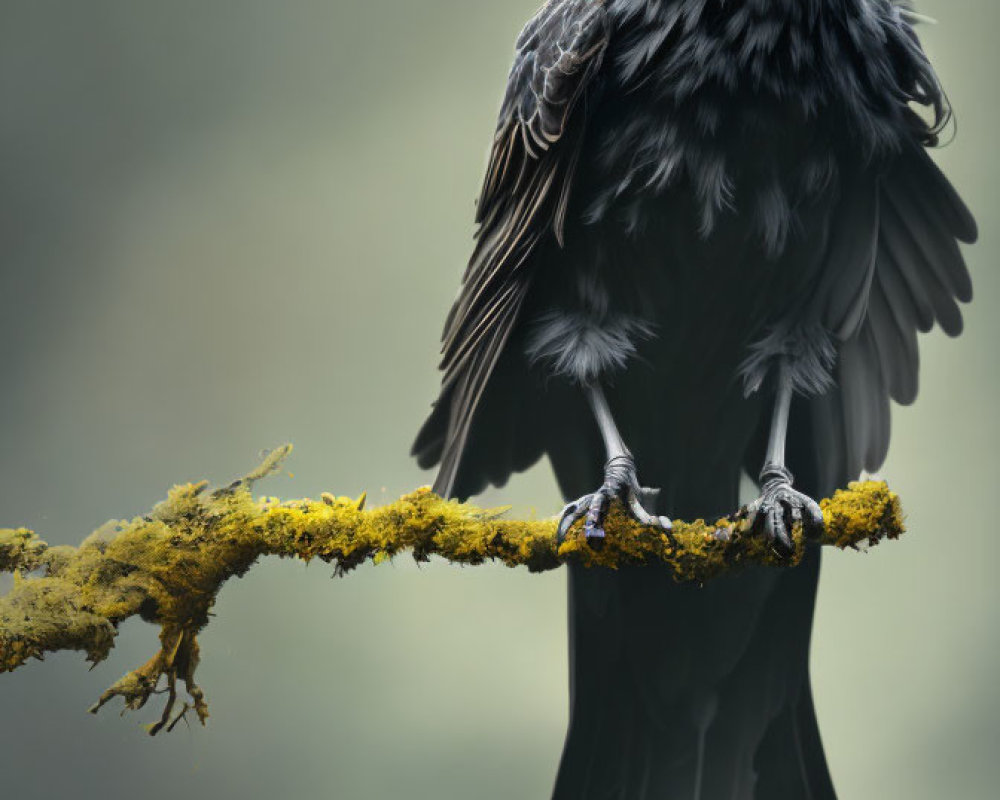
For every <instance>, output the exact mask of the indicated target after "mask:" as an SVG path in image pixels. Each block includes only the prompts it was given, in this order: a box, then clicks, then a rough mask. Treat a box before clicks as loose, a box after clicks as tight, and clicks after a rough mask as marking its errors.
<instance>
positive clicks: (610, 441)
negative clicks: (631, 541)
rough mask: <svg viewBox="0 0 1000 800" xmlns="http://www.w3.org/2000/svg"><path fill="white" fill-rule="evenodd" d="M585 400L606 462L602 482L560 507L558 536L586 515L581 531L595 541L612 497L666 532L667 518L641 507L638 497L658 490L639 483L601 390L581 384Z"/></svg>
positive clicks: (601, 532)
mask: <svg viewBox="0 0 1000 800" xmlns="http://www.w3.org/2000/svg"><path fill="white" fill-rule="evenodd" d="M584 388H585V391H586V392H587V400H588V401H589V402H590V407H591V409H592V410H593V412H594V418H595V419H596V420H597V426H598V428H600V431H601V437H602V438H603V439H604V448H605V451H606V452H607V459H608V460H607V462H606V463H605V465H604V483H603V484H602V485H601V488H600V489H598V490H597V491H596V492H594V493H593V494H587V495H584V496H583V497H581V498H579V499H578V500H574V501H573V502H572V503H568V504H567V505H566V507H565V508H563V510H562V518H561V520H560V522H559V539H560V540H562V539H563V538H564V537H565V536H566V532H567V531H568V530H569V529H570V527H571V526H572V525H573V523H574V522H576V521H577V520H578V519H580V518H581V517H583V516H584V515H586V520H585V522H584V533H585V534H586V536H587V540H588V541H589V542H590V543H591V544H595V545H597V544H599V543H600V542H601V541H602V540H603V539H604V518H605V516H606V515H607V513H608V507H609V506H610V504H611V500H612V498H614V497H619V498H621V500H622V502H623V503H625V506H626V508H627V509H628V511H629V513H630V514H631V515H632V517H633V518H634V519H635V520H636V521H637V522H639V523H641V524H642V525H653V526H656V527H659V528H662V529H663V530H666V531H670V529H671V523H670V520H669V519H668V518H667V517H657V516H653V515H652V514H649V513H648V512H647V511H646V509H645V508H643V506H642V499H645V498H652V497H655V496H656V494H657V493H658V492H659V490H658V489H644V488H642V487H641V486H640V485H639V478H638V475H637V474H636V469H635V460H634V459H633V458H632V454H631V453H630V452H629V449H628V448H627V447H626V446H625V442H623V441H622V437H621V434H620V433H619V432H618V426H617V425H615V421H614V418H613V417H612V416H611V409H610V408H608V401H607V398H605V396H604V391H603V390H602V389H601V387H600V385H599V384H597V383H589V384H586V385H585V387H584Z"/></svg>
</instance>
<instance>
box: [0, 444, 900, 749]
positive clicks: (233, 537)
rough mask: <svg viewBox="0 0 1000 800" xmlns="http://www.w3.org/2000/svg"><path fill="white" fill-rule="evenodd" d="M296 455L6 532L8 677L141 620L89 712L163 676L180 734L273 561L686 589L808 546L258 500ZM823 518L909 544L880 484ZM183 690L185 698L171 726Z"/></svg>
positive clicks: (853, 534)
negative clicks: (252, 583)
mask: <svg viewBox="0 0 1000 800" xmlns="http://www.w3.org/2000/svg"><path fill="white" fill-rule="evenodd" d="M289 452H291V446H290V445H286V446H284V447H281V448H278V449H277V450H274V451H273V452H271V453H270V454H269V455H268V456H267V458H266V459H265V460H264V462H263V463H262V464H261V465H260V466H258V467H257V468H256V469H255V470H254V471H253V472H251V473H250V474H248V475H246V476H244V477H243V478H240V479H239V480H236V481H234V482H233V483H231V484H230V485H228V486H226V487H224V488H221V489H216V490H214V491H209V488H208V484H207V482H204V481H203V482H201V483H189V484H184V485H180V486H175V487H174V488H173V489H171V490H170V492H169V494H168V496H167V499H166V500H165V501H163V502H162V503H160V504H158V505H157V506H156V507H155V508H153V510H152V511H151V512H150V513H149V514H148V515H146V516H142V517H136V518H135V519H133V520H131V521H127V522H126V521H122V522H114V521H113V522H110V523H107V524H106V525H104V526H102V527H101V528H99V529H98V530H97V531H95V532H94V533H92V534H91V535H90V536H88V537H87V538H86V539H85V540H84V541H83V542H82V543H81V544H80V546H79V547H69V546H60V547H49V546H47V545H46V544H45V542H43V541H41V540H40V539H38V537H37V536H36V535H35V534H34V533H32V532H31V531H29V530H26V529H23V528H21V529H17V530H10V529H8V530H0V571H3V572H13V574H14V584H13V587H12V588H11V590H10V591H9V592H8V593H7V594H6V595H4V596H2V597H0V672H7V671H11V670H14V669H16V668H17V667H19V666H21V665H22V664H24V663H25V662H26V661H27V660H28V659H30V658H37V659H42V658H43V656H44V654H45V653H47V652H56V651H60V650H81V651H83V652H85V653H86V656H87V660H88V661H90V662H93V663H95V664H96V663H98V662H100V661H102V660H103V659H104V658H106V657H107V655H108V653H109V652H110V651H111V648H112V647H113V645H114V640H115V636H116V633H117V626H118V624H119V623H120V622H121V621H122V620H125V619H127V618H129V617H132V616H135V615H139V616H141V617H142V618H143V619H145V620H146V621H148V622H152V623H154V624H157V625H159V626H160V629H161V630H160V645H161V646H160V650H159V651H158V652H157V653H156V654H155V655H154V656H153V658H151V659H150V660H149V661H148V662H147V663H146V664H145V665H143V666H142V667H139V668H138V669H136V670H133V671H132V672H129V673H128V674H126V675H125V676H124V677H123V678H122V679H121V680H119V681H118V682H117V683H115V684H114V685H113V686H111V687H110V688H109V689H108V690H107V691H106V692H104V694H103V695H101V697H100V699H99V700H98V702H97V704H96V705H95V706H94V707H93V708H92V709H91V710H92V711H95V712H96V711H97V710H98V709H99V708H100V707H101V706H103V705H104V704H105V703H107V702H108V701H109V700H111V699H112V698H114V697H121V698H123V700H124V702H125V705H126V707H128V708H131V709H137V708H141V707H142V706H143V705H145V703H146V702H147V701H148V700H149V698H150V697H151V696H152V695H153V694H154V693H158V691H159V690H157V686H158V684H159V683H160V679H161V678H164V679H165V683H166V685H165V687H164V690H162V691H165V692H166V693H167V701H166V703H165V707H164V709H163V712H162V714H161V716H160V719H159V721H157V722H156V723H155V724H153V725H151V726H150V727H149V732H150V733H151V734H155V733H157V732H159V731H160V730H162V729H164V728H167V729H168V730H169V729H170V728H172V727H173V726H174V725H175V724H176V723H177V721H178V720H179V719H180V718H182V717H183V716H184V715H185V714H186V713H187V711H188V710H189V709H193V710H194V711H195V713H196V714H197V715H198V718H199V719H200V720H201V722H202V723H204V721H205V720H206V718H207V717H208V706H207V705H206V703H205V700H204V697H203V695H202V692H201V690H200V689H199V688H198V686H197V684H196V683H195V682H194V673H195V669H196V667H197V665H198V658H199V651H198V641H197V634H198V632H199V631H201V629H202V628H204V626H205V625H206V624H207V622H208V619H209V610H210V609H211V608H212V606H213V604H214V603H215V599H216V596H217V595H218V593H219V590H220V588H221V587H222V585H223V584H224V583H225V582H226V581H227V580H228V579H229V578H232V577H233V576H237V577H238V576H242V575H243V574H244V573H245V572H246V571H247V570H248V569H249V568H250V567H251V566H252V565H253V563H254V562H255V561H256V560H257V559H258V558H259V557H260V556H263V555H277V556H282V557H296V558H300V559H303V560H305V561H310V560H311V559H314V558H318V559H320V560H322V561H325V562H327V563H329V564H333V565H334V567H335V571H336V573H337V574H339V575H343V574H345V573H347V572H349V571H350V570H352V569H353V568H355V567H357V566H358V565H359V564H362V563H364V562H366V561H373V562H374V563H376V564H378V563H381V562H383V561H386V560H388V559H390V558H392V557H393V556H395V555H397V554H399V553H401V552H403V551H406V550H409V551H411V552H412V553H413V557H414V558H415V559H416V560H417V561H426V560H428V559H429V558H430V556H432V555H439V556H442V557H444V558H446V559H448V560H449V561H453V562H456V563H459V564H481V563H483V562H485V561H490V560H492V561H501V562H503V563H504V564H506V565H508V566H512V567H513V566H525V567H527V568H528V569H529V570H531V571H533V572H537V571H543V570H549V569H554V568H556V567H558V566H559V565H560V564H562V563H564V562H566V561H568V560H570V559H575V560H578V561H580V562H582V563H583V564H585V565H587V566H592V567H612V568H614V567H619V566H624V565H634V564H661V565H662V566H663V567H664V568H667V569H670V570H672V572H673V574H674V575H675V577H676V579H677V580H679V581H699V582H704V581H707V580H710V579H711V578H712V577H714V576H716V575H718V574H720V573H722V572H726V571H729V570H733V569H735V568H738V567H740V566H741V565H744V564H768V565H773V566H791V565H794V564H797V563H798V562H799V560H800V559H801V558H802V555H803V553H804V551H805V546H806V544H805V541H804V537H803V533H802V530H801V528H800V527H796V528H795V530H794V531H793V542H794V545H795V548H794V552H793V553H792V554H791V555H789V556H782V555H780V554H779V553H777V552H776V551H775V550H774V549H772V547H771V546H770V545H769V544H768V542H767V541H766V539H765V538H764V537H763V536H762V535H760V534H759V533H757V532H756V531H755V530H753V528H752V526H751V525H750V523H749V521H748V519H747V513H746V510H745V509H742V510H740V511H738V512H736V513H735V514H733V515H731V516H730V517H728V518H725V519H720V520H716V521H714V522H705V521H703V520H697V521H695V522H690V523H684V522H675V523H674V530H673V534H672V537H668V536H667V535H665V534H664V533H662V532H661V531H659V530H655V529H650V528H643V527H642V526H639V525H638V524H636V523H635V522H633V521H632V520H631V519H630V518H628V517H627V516H626V515H625V514H624V512H623V510H622V509H621V508H620V507H614V508H613V509H612V511H611V513H610V515H609V518H608V520H607V521H606V525H605V528H606V531H607V537H606V540H605V545H604V546H603V547H602V548H601V549H600V550H595V549H594V548H592V547H591V546H590V545H588V544H587V543H586V541H585V539H584V537H583V536H582V533H581V531H580V529H579V526H577V528H574V529H573V530H571V531H570V533H569V535H568V536H567V538H566V540H565V541H563V542H561V543H560V542H558V541H557V539H556V522H555V520H554V519H549V520H513V519H506V518H504V517H503V513H504V509H493V510H483V509H480V508H476V507H475V506H472V505H469V504H465V503H457V502H453V501H446V500H442V499H441V498H439V497H437V496H436V495H434V494H432V493H431V492H430V491H429V490H428V489H418V490H417V491H415V492H413V493H411V494H408V495H405V496H403V497H401V498H400V499H399V500H397V501H396V502H394V503H390V504H389V505H386V506H382V507H380V508H374V509H371V510H367V511H366V510H365V509H364V501H365V498H364V495H362V496H361V497H360V498H358V499H351V498H348V497H334V496H333V495H330V494H326V493H324V494H323V495H322V497H321V498H320V499H319V500H308V499H304V500H288V501H284V502H282V501H279V500H278V499H276V498H267V497H262V498H256V499H255V498H254V497H253V496H252V494H251V491H252V488H253V485H254V483H255V482H256V481H258V480H260V479H262V478H264V477H266V476H267V475H269V474H270V473H272V472H274V471H275V470H276V469H278V468H279V467H280V465H281V463H282V461H283V460H284V459H285V457H286V456H287V455H288V454H289ZM821 506H822V508H823V514H824V520H825V530H824V533H823V535H822V537H821V539H820V541H821V543H822V544H828V545H835V546H837V547H842V548H843V547H858V546H859V545H862V544H870V545H874V544H876V543H877V542H879V541H880V540H881V539H883V538H890V539H894V538H896V537H898V536H899V535H900V534H901V533H902V532H903V524H902V512H901V508H900V504H899V499H898V498H897V496H896V495H895V494H893V493H892V492H890V491H889V489H888V487H887V486H886V485H885V484H884V483H875V482H868V483H854V484H851V486H850V488H849V489H847V490H844V491H838V492H837V493H836V494H835V495H834V497H833V498H831V499H828V500H824V501H823V502H822V503H821ZM30 572H37V573H40V574H38V575H27V574H26V573H30ZM178 680H180V681H183V682H184V684H185V688H186V690H187V693H188V695H189V697H190V702H184V703H183V704H182V708H181V710H180V711H179V712H178V713H177V714H176V715H175V714H174V707H175V705H176V701H177V682H178Z"/></svg>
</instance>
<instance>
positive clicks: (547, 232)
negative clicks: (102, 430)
mask: <svg viewBox="0 0 1000 800" xmlns="http://www.w3.org/2000/svg"><path fill="white" fill-rule="evenodd" d="M918 19H919V17H918V15H916V14H915V13H914V12H912V11H911V10H910V9H909V8H908V7H907V6H905V5H902V4H900V3H897V2H892V1H891V0H550V2H548V3H547V4H546V5H545V6H543V7H542V8H541V10H540V11H539V12H538V13H537V14H536V16H535V17H534V18H533V19H532V20H531V21H530V22H529V23H528V25H527V26H526V27H525V29H524V31H523V32H522V34H521V36H520V38H519V39H518V41H517V46H516V56H515V60H514V65H513V68H512V70H511V73H510V77H509V82H508V86H507V92H506V96H505V98H504V101H503V105H502V108H501V111H500V118H499V123H498V125H497V130H496V135H495V138H494V142H493V149H492V155H491V158H490V163H489V166H488V170H487V174H486V178H485V183H484V186H483V189H482V195H481V197H480V199H479V204H478V210H477V221H478V224H479V229H478V234H477V240H476V246H475V250H474V252H473V254H472V258H471V260H470V262H469V265H468V269H467V270H466V273H465V278H464V281H463V283H462V288H461V292H460V294H459V296H458V299H457V300H456V302H455V305H454V307H453V308H452V310H451V313H450V314H449V316H448V320H447V323H446V325H445V332H444V345H443V361H442V364H441V367H442V369H443V371H444V379H443V384H442V388H441V394H440V397H439V399H438V401H437V403H436V404H435V406H434V409H433V411H432V413H431V415H430V417H429V418H428V419H427V421H426V423H425V424H424V426H423V428H422V430H421V431H420V433H419V435H418V437H417V440H416V442H415V444H414V448H413V451H414V454H415V455H416V456H417V457H418V459H419V463H420V464H421V465H422V466H424V467H430V466H432V465H434V464H437V463H439V462H440V465H441V466H440V472H439V474H438V477H437V481H436V483H435V485H434V488H435V490H436V491H437V492H438V493H439V494H441V495H446V496H454V497H461V498H464V497H466V496H468V495H472V494H475V493H477V492H479V491H480V490H482V489H483V488H484V487H485V486H486V485H487V483H493V484H495V485H498V486H499V485H502V484H503V483H504V482H505V481H506V480H507V478H508V476H509V475H510V474H511V473H512V472H516V471H520V470H524V469H527V468H528V467H529V466H531V465H532V464H534V463H535V462H536V461H537V460H538V459H539V458H540V457H541V456H542V455H545V454H547V455H548V457H549V459H550V461H551V463H552V466H553V468H554V470H555V474H556V477H557V479H558V482H559V486H560V488H561V490H562V492H563V494H564V496H565V497H566V499H567V500H569V501H570V502H569V505H567V507H566V509H565V510H564V512H563V529H564V530H565V528H566V527H567V525H568V524H569V523H571V522H572V521H574V520H576V519H578V518H580V517H581V516H584V517H585V527H586V532H587V535H588V536H589V537H591V539H592V540H593V542H594V544H595V545H597V544H598V540H599V539H600V537H601V536H602V535H603V531H602V528H601V526H602V519H603V514H604V512H605V510H606V507H607V503H608V500H609V498H611V497H612V496H614V495H618V496H620V497H621V498H622V499H623V500H625V501H626V502H627V503H628V504H629V506H630V508H631V509H632V511H633V513H634V514H635V515H636V516H637V517H638V518H639V519H641V520H643V521H646V522H649V523H650V524H654V525H660V526H664V527H669V519H668V516H671V515H678V516H683V517H687V518H694V517H707V518H711V517H713V516H720V515H723V514H725V513H728V512H730V511H732V510H733V509H735V508H736V507H737V505H738V493H739V486H740V480H741V473H742V471H743V470H744V469H745V470H747V472H748V473H749V474H750V475H758V474H759V475H760V494H761V496H760V499H758V500H757V501H756V503H755V505H754V508H755V509H756V512H757V517H756V519H757V520H758V522H759V524H760V525H761V528H762V529H763V530H764V531H765V532H766V534H767V535H768V536H770V537H771V538H772V539H773V541H774V544H775V546H776V547H778V548H781V547H782V546H784V545H785V543H786V541H787V526H788V525H789V524H790V522H791V521H792V520H793V519H794V518H802V519H804V521H805V522H806V524H807V526H811V525H814V524H816V523H817V522H818V521H819V520H818V518H817V516H816V515H817V514H818V508H817V506H816V504H815V502H814V501H813V500H812V499H810V498H812V497H818V496H821V495H825V494H827V493H829V492H831V491H832V490H833V489H834V488H836V487H838V486H841V485H843V484H845V483H846V482H847V481H848V480H850V479H853V478H855V477H856V476H857V475H858V474H859V473H860V472H861V471H862V470H863V469H868V470H875V469H877V468H878V467H879V465H880V464H881V463H882V461H883V459H884V458H885V455H886V450H887V448H888V444H889V400H890V398H892V399H894V400H896V401H897V402H899V403H903V404H907V403H911V402H912V401H913V400H914V398H915V396H916V393H917V371H918V354H917V332H918V331H927V330H929V329H930V328H931V327H932V326H933V324H934V323H935V322H937V323H938V324H939V325H940V326H941V327H942V328H943V329H944V331H945V332H946V333H948V334H950V335H957V334H958V333H959V332H960V330H961V327H962V317H961V314H960V311H959V307H958V305H957V302H956V301H963V302H964V301H968V300H970V299H971V296H972V286H971V282H970V279H969V274H968V272H967V270H966V267H965V264H964V262H963V259H962V255H961V253H960V251H959V247H958V244H957V242H959V241H961V242H972V241H973V240H974V239H975V238H976V225H975V222H974V220H973V218H972V216H971V215H970V213H969V211H968V210H967V208H966V206H965V205H964V203H963V202H962V200H961V199H960V198H959V196H958V195H957V194H956V192H955V190H954V189H953V188H952V186H951V185H950V184H949V182H948V181H947V179H946V178H945V177H944V176H943V175H942V173H941V172H940V171H939V170H938V168H937V167H936V166H935V164H934V163H933V161H932V160H931V159H930V157H929V156H928V154H927V151H926V148H928V147H931V146H933V145H935V144H937V141H938V137H939V135H940V134H941V132H942V130H943V129H944V128H945V126H946V125H947V123H948V120H949V117H950V109H949V106H948V104H947V100H946V97H945V95H944V93H943V91H942V89H941V86H940V84H939V82H938V79H937V77H936V75H935V73H934V71H933V70H932V68H931V65H930V64H929V63H928V60H927V57H926V55H925V54H924V52H923V50H922V48H921V45H920V42H919V40H918V37H917V35H916V33H915V32H914V25H915V24H916V22H917V21H918ZM588 406H589V408H588ZM595 420H596V424H595ZM626 443H627V445H626ZM602 465H603V470H602ZM636 465H638V467H639V469H640V471H641V474H642V478H643V480H644V481H645V482H646V483H648V484H649V485H651V486H655V487H657V488H658V489H659V490H660V491H659V494H658V496H657V495H655V494H654V492H652V491H649V490H643V489H641V488H640V483H639V479H638V475H637V472H636ZM761 465H763V469H762V468H761ZM789 468H791V469H792V470H794V472H795V475H796V478H795V479H794V486H795V488H793V477H792V473H791V472H790V471H789ZM578 497H579V498H580V499H579V500H574V499H573V498H578ZM818 570H819V554H818V552H817V551H816V548H813V550H811V551H810V553H809V554H808V556H807V558H806V559H805V561H804V563H803V564H802V565H801V566H800V567H798V568H796V569H793V570H787V571H780V570H772V569H766V568H758V569H752V570H746V571H744V572H742V573H740V574H738V575H735V576H732V577H728V578H724V579H720V580H717V581H715V582H714V583H712V584H710V585H707V586H705V587H700V588H699V587H692V586H683V585H677V584H675V583H674V582H673V581H672V579H671V577H670V576H669V575H668V574H665V573H664V571H663V570H660V569H655V568H636V569H624V570H619V571H617V572H610V571H602V570H589V571H588V570H584V569H582V568H576V567H571V568H570V571H569V585H570V597H569V608H570V649H571V666H570V678H571V683H570V686H571V691H570V694H571V712H570V726H569V732H568V734H567V738H566V744H565V749H564V752H563V756H562V762H561V764H560V768H559V773H558V777H557V779H556V785H555V791H554V796H555V797H556V798H557V799H558V800H583V799H584V798H627V799H628V800H633V798H670V800H676V799H677V798H694V799H695V800H715V799H716V798H720V799H721V798H726V800H741V799H743V798H766V799H767V800H774V799H775V798H777V799H778V800H781V799H782V798H814V799H818V798H832V797H834V789H833V785H832V782H831V779H830V776H829V772H828V770H827V766H826V761H825V758H824V755H823V750H822V746H821V743H820V737H819V731H818V728H817V724H816V718H815V713H814V711H813V704H812V697H811V691H810V687H809V680H808V648H809V636H810V627H811V621H812V614H813V604H814V598H815V592H816V582H817V576H818Z"/></svg>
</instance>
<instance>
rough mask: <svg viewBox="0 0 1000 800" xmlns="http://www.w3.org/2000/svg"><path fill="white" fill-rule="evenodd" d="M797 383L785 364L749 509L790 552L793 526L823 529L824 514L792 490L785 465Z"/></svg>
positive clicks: (771, 535) (800, 494) (789, 473)
mask: <svg viewBox="0 0 1000 800" xmlns="http://www.w3.org/2000/svg"><path fill="white" fill-rule="evenodd" d="M792 391H793V384H792V380H791V377H790V376H789V372H788V367H787V364H786V363H785V362H782V364H781V367H780V369H779V373H778V394H777V398H776V399H775V403H774V416H773V417H772V418H771V434H770V437H769V438H768V442H767V455H766V456H765V458H764V466H763V468H762V469H761V471H760V491H761V494H760V497H758V498H757V499H756V500H754V501H753V502H752V503H751V504H750V505H749V506H748V507H747V510H748V511H749V512H750V519H751V520H752V522H753V523H754V524H755V525H757V524H763V527H764V533H765V534H766V535H767V537H768V538H769V539H770V540H771V541H772V542H777V543H778V544H779V545H780V546H781V547H782V548H784V549H785V550H786V551H788V552H790V551H791V550H792V540H791V537H790V535H789V533H790V531H791V528H792V525H793V524H794V523H796V522H803V523H804V525H805V529H806V532H807V533H809V532H812V531H815V530H816V529H817V528H819V529H821V528H822V527H823V512H822V511H821V510H820V507H819V505H818V504H817V503H816V501H815V500H813V499H812V498H811V497H808V496H807V495H804V494H802V492H797V491H795V489H793V488H792V481H793V480H794V477H793V476H792V473H791V472H789V470H788V468H787V467H786V466H785V438H786V435H787V433H788V412H789V411H790V409H791V405H792Z"/></svg>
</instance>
